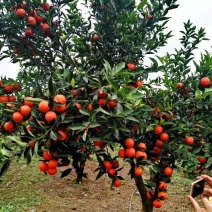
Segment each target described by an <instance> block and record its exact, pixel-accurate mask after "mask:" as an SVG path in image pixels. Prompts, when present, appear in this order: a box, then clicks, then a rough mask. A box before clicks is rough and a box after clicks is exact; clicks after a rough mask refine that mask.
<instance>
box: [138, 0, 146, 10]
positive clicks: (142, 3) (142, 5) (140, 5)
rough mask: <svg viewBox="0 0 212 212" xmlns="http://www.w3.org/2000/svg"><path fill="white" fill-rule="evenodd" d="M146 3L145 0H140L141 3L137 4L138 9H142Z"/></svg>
mask: <svg viewBox="0 0 212 212" xmlns="http://www.w3.org/2000/svg"><path fill="white" fill-rule="evenodd" d="M146 3H147V0H142V1H141V3H140V4H139V5H138V10H140V9H142V8H143V7H144V6H145V5H146Z"/></svg>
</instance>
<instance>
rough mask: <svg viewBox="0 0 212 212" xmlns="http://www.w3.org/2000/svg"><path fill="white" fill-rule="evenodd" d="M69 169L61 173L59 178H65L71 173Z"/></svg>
mask: <svg viewBox="0 0 212 212" xmlns="http://www.w3.org/2000/svg"><path fill="white" fill-rule="evenodd" d="M71 170H72V169H71V168H70V169H66V170H65V171H63V172H62V174H61V176H60V178H63V177H66V176H68V175H69V174H70V173H71Z"/></svg>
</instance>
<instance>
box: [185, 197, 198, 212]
mask: <svg viewBox="0 0 212 212" xmlns="http://www.w3.org/2000/svg"><path fill="white" fill-rule="evenodd" d="M187 198H188V199H189V200H190V201H191V203H192V205H193V208H194V209H195V211H198V210H200V206H199V204H198V203H197V202H196V201H195V199H194V198H193V197H192V196H191V195H187Z"/></svg>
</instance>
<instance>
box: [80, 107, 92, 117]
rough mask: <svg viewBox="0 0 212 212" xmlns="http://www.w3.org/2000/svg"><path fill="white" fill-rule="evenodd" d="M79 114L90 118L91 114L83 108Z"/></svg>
mask: <svg viewBox="0 0 212 212" xmlns="http://www.w3.org/2000/svg"><path fill="white" fill-rule="evenodd" d="M79 112H80V113H81V114H83V115H85V116H90V113H89V111H88V110H86V109H85V108H82V109H80V110H79Z"/></svg>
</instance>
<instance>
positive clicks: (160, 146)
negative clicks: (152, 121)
mask: <svg viewBox="0 0 212 212" xmlns="http://www.w3.org/2000/svg"><path fill="white" fill-rule="evenodd" d="M155 146H156V147H159V148H162V147H163V141H161V140H156V142H155Z"/></svg>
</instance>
